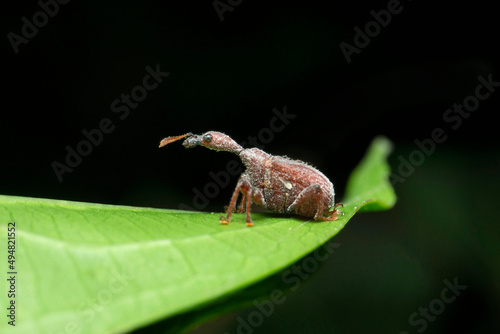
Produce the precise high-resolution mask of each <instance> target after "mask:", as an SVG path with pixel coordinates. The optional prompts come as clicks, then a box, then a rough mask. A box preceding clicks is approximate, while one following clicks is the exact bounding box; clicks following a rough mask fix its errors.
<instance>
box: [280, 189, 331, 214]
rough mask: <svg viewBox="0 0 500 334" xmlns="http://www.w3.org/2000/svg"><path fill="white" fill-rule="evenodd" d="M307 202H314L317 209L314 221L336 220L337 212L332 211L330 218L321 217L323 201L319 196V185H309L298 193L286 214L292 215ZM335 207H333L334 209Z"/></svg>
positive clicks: (323, 208) (323, 207)
mask: <svg viewBox="0 0 500 334" xmlns="http://www.w3.org/2000/svg"><path fill="white" fill-rule="evenodd" d="M308 202H316V203H317V208H316V213H315V214H314V220H336V219H337V214H340V211H339V210H334V212H333V213H332V215H331V216H327V217H325V216H323V212H324V210H325V206H324V204H323V199H322V196H321V187H320V186H319V184H317V183H315V184H311V185H310V186H309V187H307V188H305V189H304V190H302V191H301V192H300V194H299V195H298V196H297V198H296V199H295V201H293V203H292V204H290V206H289V207H288V208H287V212H290V213H293V212H295V210H296V209H297V207H298V206H299V205H305V204H306V203H308ZM336 207H337V206H335V208H336Z"/></svg>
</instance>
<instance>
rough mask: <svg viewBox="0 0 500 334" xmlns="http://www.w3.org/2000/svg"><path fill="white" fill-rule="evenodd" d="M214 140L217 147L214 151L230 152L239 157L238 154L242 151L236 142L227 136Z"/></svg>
mask: <svg viewBox="0 0 500 334" xmlns="http://www.w3.org/2000/svg"><path fill="white" fill-rule="evenodd" d="M216 140H217V146H216V147H214V149H215V150H217V151H226V152H232V153H234V154H236V155H240V152H241V151H243V147H241V146H240V145H239V144H238V143H237V142H235V141H234V140H232V139H231V138H229V136H221V137H219V138H217V139H216ZM209 148H210V147H209Z"/></svg>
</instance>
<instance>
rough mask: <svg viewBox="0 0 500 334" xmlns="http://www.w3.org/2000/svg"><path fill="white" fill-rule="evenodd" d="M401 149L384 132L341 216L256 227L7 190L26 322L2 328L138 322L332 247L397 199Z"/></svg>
mask: <svg viewBox="0 0 500 334" xmlns="http://www.w3.org/2000/svg"><path fill="white" fill-rule="evenodd" d="M390 146H391V144H390V142H389V141H388V140H387V139H385V138H377V139H375V140H374V142H373V143H372V145H371V147H370V149H369V151H368V153H367V155H366V157H365V158H364V160H363V161H362V162H361V163H360V165H359V166H358V167H357V168H356V169H355V170H354V171H353V173H352V176H351V177H350V180H349V182H348V186H347V189H346V197H345V201H344V208H343V209H342V211H344V213H345V215H344V216H342V217H341V218H340V219H338V220H336V221H334V222H314V221H305V220H303V219H301V218H299V217H294V216H284V215H279V214H274V213H261V214H257V213H255V214H253V220H254V222H255V226H254V227H252V228H248V227H246V226H245V224H244V215H243V214H235V215H234V216H233V217H234V218H233V220H232V222H231V224H229V225H227V226H224V225H221V224H219V214H213V213H199V212H186V211H179V210H160V209H151V208H136V207H127V206H112V205H101V204H91V203H79V202H70V201H60V200H48V199H39V198H26V197H12V196H0V249H2V250H3V252H4V255H2V258H3V260H2V261H3V265H2V268H3V269H2V271H1V273H2V279H0V281H1V282H2V283H0V290H1V291H2V292H1V294H0V296H1V297H0V302H1V305H2V307H5V305H10V304H9V303H10V302H11V300H13V301H15V307H16V309H15V312H16V322H15V325H16V326H15V328H14V327H12V326H10V325H8V323H7V321H6V320H5V316H4V320H3V321H2V322H1V323H0V332H2V333H4V332H6V330H8V329H10V330H11V331H14V330H15V332H16V333H73V332H74V333H116V332H121V331H131V330H133V329H135V328H140V327H142V326H145V325H148V324H151V323H154V322H157V321H159V320H161V319H165V318H169V317H173V316H175V315H179V314H182V313H186V312H193V311H196V310H203V309H204V308H206V306H207V305H209V304H210V303H212V302H215V301H218V300H221V298H224V297H228V296H230V295H231V294H232V293H234V292H236V291H245V290H243V289H244V288H246V287H249V286H251V285H252V284H253V283H255V282H258V281H261V280H263V279H265V278H266V277H272V275H274V274H276V273H278V272H279V271H281V270H283V269H284V268H286V267H287V266H288V265H290V264H291V263H293V262H295V261H297V260H299V259H300V258H302V257H303V256H305V255H306V254H308V253H309V252H311V251H313V250H314V249H316V248H317V247H319V246H320V245H322V244H324V243H325V242H326V241H328V240H329V239H330V238H331V237H333V236H334V235H336V234H337V233H338V232H339V231H340V230H341V229H342V228H343V227H344V226H345V224H346V223H347V222H348V221H349V219H350V218H351V217H352V216H353V215H354V214H355V213H356V212H357V211H358V210H359V209H361V208H362V207H363V208H368V209H369V210H381V209H388V208H390V207H391V206H393V205H394V203H395V199H396V197H395V194H394V192H393V189H392V187H391V185H390V184H389V182H388V176H389V167H388V165H387V163H386V157H387V155H388V154H389V152H390ZM9 222H15V247H16V248H15V252H14V255H15V263H14V269H12V270H9V269H7V265H8V264H7V260H6V259H7V255H8V254H7V253H6V249H7V233H8V228H9V227H8V223H9ZM12 240H13V239H12ZM11 244H12V243H11ZM7 271H14V272H16V274H13V275H14V276H15V284H14V290H15V298H9V297H8V296H7V293H6V291H8V290H9V288H10V289H12V288H13V287H12V286H11V285H10V283H9V282H7V280H6V278H8V277H6V276H7V275H8V274H6V272H7ZM9 276H10V274H9ZM4 312H5V308H4ZM207 314H210V316H213V315H214V314H213V310H210V311H207ZM203 317H204V316H203V313H202V314H201V315H198V318H203ZM205 317H206V316H205Z"/></svg>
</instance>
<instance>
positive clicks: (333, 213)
mask: <svg viewBox="0 0 500 334" xmlns="http://www.w3.org/2000/svg"><path fill="white" fill-rule="evenodd" d="M339 206H340V207H343V206H344V204H342V203H337V204H335V206H334V207H333V211H331V214H330V216H326V217H322V220H337V219H338V218H339V217H338V216H339V215H340V216H343V215H344V213H343V212H342V211H340V210H338V209H337V208H338V207H339Z"/></svg>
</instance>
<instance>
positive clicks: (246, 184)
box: [220, 173, 251, 225]
mask: <svg viewBox="0 0 500 334" xmlns="http://www.w3.org/2000/svg"><path fill="white" fill-rule="evenodd" d="M250 187H251V184H250V177H249V176H248V174H246V173H243V174H241V176H240V178H239V179H238V183H237V184H236V188H235V189H234V192H233V196H232V197H231V202H229V207H228V208H227V215H226V217H224V216H221V217H220V222H221V224H225V225H226V224H229V223H230V222H231V215H232V214H233V211H234V207H235V206H236V202H237V200H238V195H239V194H240V191H241V193H242V195H243V198H242V199H241V201H242V203H245V197H246V194H247V191H248V189H249V188H250ZM240 206H241V205H240Z"/></svg>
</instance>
